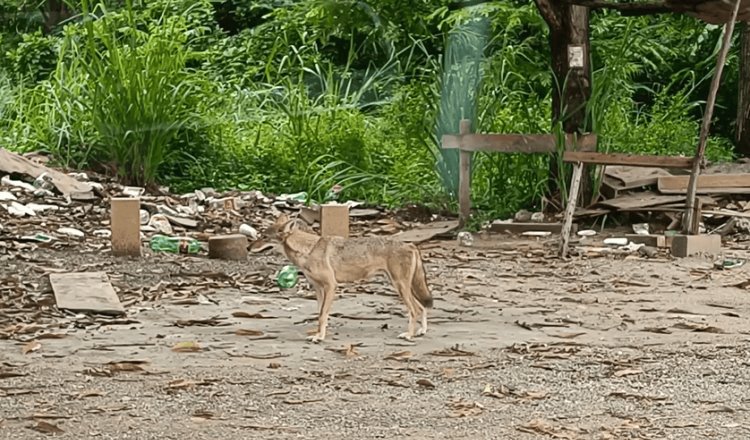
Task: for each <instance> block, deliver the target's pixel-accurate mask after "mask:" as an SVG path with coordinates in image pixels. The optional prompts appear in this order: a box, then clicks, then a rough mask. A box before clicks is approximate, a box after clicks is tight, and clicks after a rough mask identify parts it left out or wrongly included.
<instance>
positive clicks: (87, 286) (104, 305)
mask: <svg viewBox="0 0 750 440" xmlns="http://www.w3.org/2000/svg"><path fill="white" fill-rule="evenodd" d="M49 281H50V284H52V290H53V291H54V292H55V300H56V301H57V307H58V308H60V309H66V310H71V311H74V312H95V313H102V314H106V315H123V314H125V308H124V307H123V306H122V304H121V303H120V299H119V298H117V294H116V293H115V290H114V289H113V288H112V284H110V283H109V277H108V276H107V274H106V273H104V272H74V273H52V274H50V275H49Z"/></svg>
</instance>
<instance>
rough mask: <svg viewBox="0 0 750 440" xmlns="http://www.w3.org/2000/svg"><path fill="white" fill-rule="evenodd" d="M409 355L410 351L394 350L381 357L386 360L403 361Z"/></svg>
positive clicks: (410, 354) (409, 356)
mask: <svg viewBox="0 0 750 440" xmlns="http://www.w3.org/2000/svg"><path fill="white" fill-rule="evenodd" d="M411 357H412V352H410V351H396V352H394V353H391V354H389V355H388V356H386V357H384V358H383V359H384V360H387V361H405V360H408V359H410V358H411Z"/></svg>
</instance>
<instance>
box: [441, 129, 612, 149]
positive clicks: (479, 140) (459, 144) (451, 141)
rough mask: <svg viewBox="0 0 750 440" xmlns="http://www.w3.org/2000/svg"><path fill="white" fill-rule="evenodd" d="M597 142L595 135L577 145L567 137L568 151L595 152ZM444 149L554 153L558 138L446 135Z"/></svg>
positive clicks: (443, 142)
mask: <svg viewBox="0 0 750 440" xmlns="http://www.w3.org/2000/svg"><path fill="white" fill-rule="evenodd" d="M596 142H597V136H596V135H595V134H585V135H580V136H578V138H577V145H576V138H574V137H573V136H572V135H567V136H566V145H567V148H568V149H576V150H580V151H594V150H596ZM442 147H443V148H446V149H451V148H454V149H455V148H457V149H460V150H463V151H492V152H496V153H554V152H555V151H557V137H556V136H555V135H551V134H495V133H487V134H483V133H472V134H464V135H460V134H446V135H443V139H442Z"/></svg>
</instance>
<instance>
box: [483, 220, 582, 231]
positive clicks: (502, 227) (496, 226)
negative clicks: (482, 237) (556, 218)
mask: <svg viewBox="0 0 750 440" xmlns="http://www.w3.org/2000/svg"><path fill="white" fill-rule="evenodd" d="M489 229H490V231H492V232H502V233H506V234H522V233H524V232H530V231H541V232H552V233H553V234H559V233H560V231H561V230H562V223H533V222H527V223H526V222H524V223H492V224H491V225H490V227H489ZM577 230H578V225H576V224H575V223H573V224H572V226H571V233H576V232H577Z"/></svg>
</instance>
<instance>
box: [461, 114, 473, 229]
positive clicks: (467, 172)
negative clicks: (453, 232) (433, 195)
mask: <svg viewBox="0 0 750 440" xmlns="http://www.w3.org/2000/svg"><path fill="white" fill-rule="evenodd" d="M459 132H460V133H461V135H462V136H466V135H467V134H469V133H470V132H471V121H469V120H467V119H463V120H461V123H460V124H459ZM458 154H459V158H458V208H459V209H458V213H459V216H458V227H459V228H463V227H465V226H466V225H467V224H468V222H469V217H470V216H471V154H472V153H471V152H469V151H466V150H460V151H459V152H458Z"/></svg>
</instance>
